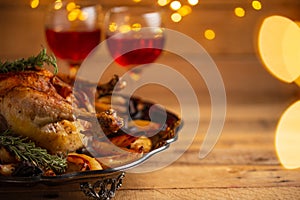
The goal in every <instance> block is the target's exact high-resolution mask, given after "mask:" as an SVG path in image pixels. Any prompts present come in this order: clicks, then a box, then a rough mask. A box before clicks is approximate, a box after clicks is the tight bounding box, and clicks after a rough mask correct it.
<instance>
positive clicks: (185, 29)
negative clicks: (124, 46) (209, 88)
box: [0, 0, 300, 108]
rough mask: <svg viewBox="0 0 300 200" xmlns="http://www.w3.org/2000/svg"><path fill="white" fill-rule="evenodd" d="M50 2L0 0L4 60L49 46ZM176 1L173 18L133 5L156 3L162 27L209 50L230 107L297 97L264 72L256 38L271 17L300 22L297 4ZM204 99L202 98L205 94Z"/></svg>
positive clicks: (112, 1)
mask: <svg viewBox="0 0 300 200" xmlns="http://www.w3.org/2000/svg"><path fill="white" fill-rule="evenodd" d="M50 2H54V0H52V1H51V0H40V1H36V0H32V1H31V0H18V1H10V0H1V1H0V27H1V31H0V59H1V60H2V61H4V60H7V59H9V60H11V59H16V58H20V57H27V56H30V55H35V54H37V53H38V52H39V51H40V49H41V47H47V43H46V41H45V35H44V25H43V23H44V13H45V9H46V7H47V5H48V4H49V3H50ZM99 2H100V3H101V4H102V6H103V9H104V12H105V11H106V10H107V9H108V8H110V7H112V6H115V5H120V4H121V3H122V1H116V0H101V1H99ZM179 2H180V3H181V7H183V6H186V8H187V11H186V13H185V14H182V16H177V18H176V15H175V16H174V15H172V14H173V13H175V12H176V11H174V10H173V9H172V8H171V7H170V5H171V3H172V2H170V1H158V2H157V1H156V0H134V1H133V2H131V3H132V4H143V5H152V4H157V3H160V4H161V6H160V8H161V9H162V10H163V11H164V24H165V27H167V28H170V29H173V30H177V31H180V32H181V33H184V34H186V35H188V36H189V37H191V38H192V39H194V40H196V41H197V42H198V43H199V44H201V45H202V46H203V47H204V48H205V49H206V50H207V52H208V53H209V54H210V55H211V57H212V58H213V60H214V62H215V63H216V64H217V66H218V68H219V71H220V73H221V75H222V77H223V80H224V84H225V89H226V92H227V98H228V102H229V103H234V104H238V103H241V104H251V103H253V102H255V103H260V102H261V103H268V102H270V103H272V101H273V100H274V99H275V98H276V99H277V101H278V100H279V99H282V100H283V102H285V104H288V103H290V102H293V101H294V99H296V98H298V97H297V93H298V91H299V89H298V87H297V86H295V85H294V84H284V83H281V82H280V81H278V80H277V79H275V78H274V77H272V76H271V75H270V74H269V73H268V72H267V71H266V70H265V69H264V67H263V65H262V63H261V61H260V59H259V56H258V52H257V35H258V30H259V27H260V25H261V23H262V21H263V19H264V18H265V17H267V16H270V15H282V16H285V17H288V18H290V19H292V20H295V21H297V20H299V21H300V1H299V0H272V1H269V0H260V1H252V0H226V1H224V0H200V1H187V0H181V1H179ZM178 17H179V18H178ZM49 51H50V50H49ZM171 56H172V55H165V56H161V57H160V60H161V61H162V62H164V61H165V62H166V63H168V64H169V65H170V66H172V67H174V68H178V69H180V68H181V67H182V66H181V64H180V63H173V64H172V59H170V57H171ZM61 65H63V64H61ZM116 70H120V69H116ZM184 71H185V72H184V73H186V76H187V77H190V78H189V79H191V81H194V82H195V83H194V84H193V86H194V87H195V89H196V91H198V92H199V93H200V94H201V91H204V90H206V89H205V85H204V84H203V83H200V82H199V83H197V81H199V78H194V77H193V70H190V69H189V68H186V69H184ZM116 73H118V71H116ZM203 96H206V95H205V92H203ZM285 107H286V106H285V105H283V108H285Z"/></svg>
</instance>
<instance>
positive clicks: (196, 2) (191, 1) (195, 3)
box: [188, 0, 199, 6]
mask: <svg viewBox="0 0 300 200" xmlns="http://www.w3.org/2000/svg"><path fill="white" fill-rule="evenodd" d="M188 3H189V4H190V5H191V6H195V5H197V4H198V3H199V0H188Z"/></svg>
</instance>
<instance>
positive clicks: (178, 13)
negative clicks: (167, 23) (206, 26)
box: [157, 0, 199, 23]
mask: <svg viewBox="0 0 300 200" xmlns="http://www.w3.org/2000/svg"><path fill="white" fill-rule="evenodd" d="M198 3H199V1H198V0H188V1H182V0H157V4H158V5H159V6H161V7H165V6H169V8H170V9H171V10H172V11H174V12H173V13H172V14H171V20H172V21H173V22H176V23H178V22H180V21H181V20H182V18H183V17H185V16H187V15H189V14H191V12H192V7H193V6H196V5H197V4H198Z"/></svg>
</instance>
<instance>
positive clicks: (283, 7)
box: [0, 0, 300, 200]
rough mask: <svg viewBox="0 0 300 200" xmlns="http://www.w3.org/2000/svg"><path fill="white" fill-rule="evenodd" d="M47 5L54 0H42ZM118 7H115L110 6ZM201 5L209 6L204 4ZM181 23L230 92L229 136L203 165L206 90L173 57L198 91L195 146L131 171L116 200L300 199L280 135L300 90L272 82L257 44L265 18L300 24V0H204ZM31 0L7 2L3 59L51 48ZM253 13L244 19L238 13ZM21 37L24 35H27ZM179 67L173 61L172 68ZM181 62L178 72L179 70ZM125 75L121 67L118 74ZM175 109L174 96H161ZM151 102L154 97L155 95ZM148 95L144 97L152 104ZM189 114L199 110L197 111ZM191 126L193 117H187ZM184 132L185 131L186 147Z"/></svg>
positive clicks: (16, 191)
mask: <svg viewBox="0 0 300 200" xmlns="http://www.w3.org/2000/svg"><path fill="white" fill-rule="evenodd" d="M40 2H41V4H46V2H50V0H48V1H40ZM104 2H107V4H108V3H114V1H110V0H109V1H108V0H104ZM201 3H202V2H201ZM203 3H204V4H203V6H202V4H201V5H200V6H198V7H196V8H195V9H194V10H193V14H192V15H191V17H189V16H188V17H186V18H185V19H184V20H183V21H182V23H180V24H176V23H171V22H170V20H169V21H167V23H166V24H168V25H169V28H171V29H175V30H178V31H180V32H183V33H186V34H187V35H189V36H191V37H192V38H194V39H196V40H197V41H199V42H200V43H201V44H202V45H203V46H204V48H205V49H207V51H208V52H209V53H210V54H211V55H213V59H214V61H215V62H216V64H217V66H218V68H219V70H220V72H221V74H222V77H223V79H224V83H225V86H226V91H227V92H228V94H227V95H228V96H227V97H228V105H227V117H226V122H225V126H224V129H223V132H222V135H221V137H220V139H219V141H218V143H217V145H216V146H215V148H214V149H213V151H212V152H211V153H210V154H209V155H208V156H207V157H206V158H204V159H199V156H198V155H199V150H200V146H201V144H202V141H203V138H204V134H205V132H206V128H207V126H208V123H209V107H206V106H207V104H206V103H207V102H208V101H207V92H206V93H205V94H202V91H203V86H202V85H201V84H199V83H198V80H197V79H194V72H193V71H192V70H190V71H189V70H186V68H185V66H184V65H183V64H181V63H177V62H176V61H174V60H173V59H166V60H167V61H166V63H167V64H168V65H171V66H172V67H175V68H177V69H183V71H184V72H185V73H186V75H187V77H189V78H191V79H193V80H194V83H195V84H196V85H197V87H198V86H199V88H196V89H197V92H198V94H199V96H200V99H201V100H202V98H203V96H204V98H205V101H204V103H203V102H202V104H201V106H204V107H201V114H202V116H204V118H203V119H202V121H201V124H200V128H199V130H198V133H197V135H196V137H195V138H194V139H193V142H192V144H191V146H190V147H189V148H188V149H187V150H186V151H184V147H183V146H180V145H178V144H179V143H178V142H175V143H174V144H172V147H176V149H177V150H178V151H184V154H183V155H182V156H181V157H180V158H179V159H176V161H175V162H173V163H172V164H171V165H169V166H167V167H165V168H163V169H160V170H157V171H153V172H148V173H127V174H126V177H125V180H124V183H123V186H122V187H121V189H120V190H119V191H118V192H117V193H116V196H115V198H114V199H115V200H123V199H124V200H127V199H130V200H132V199H137V200H143V199H145V200H149V199H150V200H151V199H155V200H156V199H178V200H179V199H180V200H181V199H263V200H265V199H299V197H300V171H299V169H296V170H287V169H284V168H283V167H282V166H281V165H280V163H279V161H278V158H277V156H276V150H275V146H274V137H275V135H274V133H275V128H276V124H277V122H278V120H279V117H280V115H281V114H282V112H283V111H284V110H285V109H286V108H287V107H288V105H289V104H291V103H292V102H294V101H295V100H296V99H299V96H298V97H295V96H292V94H293V93H294V91H299V88H298V87H297V88H291V87H292V86H286V85H284V84H281V83H279V81H277V80H275V79H274V78H273V77H271V75H270V74H268V73H267V72H266V70H264V69H263V67H262V66H261V63H260V62H259V61H258V60H257V54H256V53H257V52H256V49H255V47H256V46H255V45H254V44H255V41H256V40H255V38H256V37H257V30H258V26H259V24H260V22H261V20H262V19H263V18H264V17H265V16H269V15H271V14H280V15H285V16H290V17H291V18H292V19H295V20H296V19H298V20H299V0H276V1H274V2H273V1H272V2H263V3H264V4H263V10H262V11H260V12H257V11H256V10H253V9H251V8H250V6H249V2H248V1H243V2H242V1H241V2H238V3H237V2H236V1H235V0H231V1H226V2H225V1H223V0H213V1H203ZM27 4H28V3H27V2H26V3H25V1H24V2H23V1H9V0H3V1H1V5H0V10H1V12H0V15H1V19H2V20H0V25H1V27H2V29H1V32H0V36H1V37H0V39H1V45H0V58H1V59H3V60H5V59H16V58H19V57H24V56H25V57H26V56H29V55H33V54H36V53H37V52H38V51H39V50H40V48H41V46H46V42H45V38H44V32H43V30H44V29H43V15H44V13H45V5H44V7H43V6H41V7H40V8H38V9H30V8H29V6H28V5H27ZM237 6H242V7H244V8H247V14H246V17H244V18H241V19H240V18H237V17H234V15H233V10H234V8H235V7H237ZM207 28H213V29H214V30H215V31H216V33H217V37H216V39H215V40H213V41H207V40H205V39H204V37H203V36H202V33H203V32H204V30H206V29H207ZM20 33H21V34H20ZM172 61H173V63H172ZM173 64H174V66H173ZM114 69H118V68H114ZM114 73H118V72H115V71H114ZM158 96H160V98H161V99H163V100H164V101H165V103H167V105H168V106H169V107H170V109H172V110H175V111H176V110H177V109H178V108H177V106H176V105H175V104H172V103H171V104H170V103H169V102H168V98H165V97H164V96H163V95H158ZM148 97H151V94H149V95H148ZM148 97H145V98H146V99H147V98H148ZM190 112H193V110H192V108H191V110H190ZM184 120H185V126H188V125H189V122H191V120H193V119H189V118H187V119H184ZM184 134H186V133H185V132H180V137H179V141H180V140H181V138H182V135H184ZM0 199H1V200H2V199H3V200H4V199H22V200H24V199H73V200H77V199H78V200H79V199H85V197H84V195H83V193H82V192H81V191H79V185H78V184H76V185H72V187H69V188H68V189H67V190H63V189H62V187H54V186H53V187H46V186H40V187H29V188H28V187H19V188H14V187H0Z"/></svg>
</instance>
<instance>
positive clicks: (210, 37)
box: [204, 29, 216, 40]
mask: <svg viewBox="0 0 300 200" xmlns="http://www.w3.org/2000/svg"><path fill="white" fill-rule="evenodd" d="M204 37H205V38H206V39H208V40H213V39H215V37H216V33H215V32H214V31H213V30H212V29H207V30H205V31H204Z"/></svg>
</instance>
